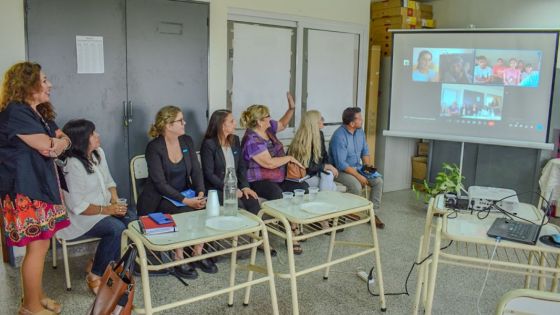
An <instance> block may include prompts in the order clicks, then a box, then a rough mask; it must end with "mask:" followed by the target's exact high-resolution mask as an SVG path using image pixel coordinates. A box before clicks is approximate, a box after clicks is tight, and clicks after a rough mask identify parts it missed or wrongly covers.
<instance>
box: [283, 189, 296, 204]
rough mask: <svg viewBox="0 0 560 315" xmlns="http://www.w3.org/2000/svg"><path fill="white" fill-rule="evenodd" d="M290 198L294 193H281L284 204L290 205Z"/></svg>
mask: <svg viewBox="0 0 560 315" xmlns="http://www.w3.org/2000/svg"><path fill="white" fill-rule="evenodd" d="M292 198H294V193H293V192H291V191H285V192H283V193H282V199H283V200H284V203H285V204H288V205H289V204H290V202H291V201H292Z"/></svg>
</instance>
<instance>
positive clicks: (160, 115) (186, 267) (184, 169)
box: [137, 105, 218, 279]
mask: <svg viewBox="0 0 560 315" xmlns="http://www.w3.org/2000/svg"><path fill="white" fill-rule="evenodd" d="M149 135H150V137H152V138H153V140H152V141H150V142H149V143H148V145H147V147H146V163H147V164H148V173H149V176H148V180H147V181H146V184H145V185H144V189H143V191H142V193H141V194H140V197H138V204H137V208H138V215H145V214H148V213H151V212H156V211H160V212H164V213H169V214H179V213H183V212H189V211H195V210H200V209H203V208H204V207H205V206H206V199H205V198H204V192H205V190H204V179H203V176H202V170H201V169H200V163H199V162H198V157H197V155H196V149H195V148H194V144H193V140H192V138H191V137H190V136H188V135H186V134H185V119H184V116H183V113H182V112H181V109H180V108H178V107H177V106H172V105H169V106H164V107H162V108H161V109H160V110H159V111H158V112H157V114H156V117H155V122H154V124H153V125H152V126H151V127H150V131H149ZM189 189H190V190H193V191H194V194H195V197H194V198H187V197H186V196H185V195H183V194H182V192H184V191H187V190H189ZM168 198H169V199H173V200H175V201H178V202H180V203H182V204H183V206H176V205H174V204H173V203H172V202H171V201H169V200H168ZM202 249H203V244H198V245H195V246H194V249H193V255H201V254H202ZM183 257H184V253H183V250H182V249H178V250H176V251H175V259H177V260H180V259H182V258H183ZM195 267H199V268H200V269H201V270H202V271H203V272H206V273H216V272H218V267H217V266H216V264H215V263H214V262H213V261H212V260H211V259H208V258H206V259H203V260H201V261H198V262H195V263H192V264H183V265H179V266H175V268H174V270H175V273H176V274H177V275H179V276H180V277H183V278H187V279H195V278H197V277H198V272H197V271H196V269H195Z"/></svg>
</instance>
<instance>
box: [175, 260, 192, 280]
mask: <svg viewBox="0 0 560 315" xmlns="http://www.w3.org/2000/svg"><path fill="white" fill-rule="evenodd" d="M173 270H174V272H175V274H176V275H178V276H179V277H181V278H185V279H196V278H198V272H196V269H195V268H194V267H193V266H191V265H190V264H184V265H179V266H175V267H174V268H173Z"/></svg>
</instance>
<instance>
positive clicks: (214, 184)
mask: <svg viewBox="0 0 560 315" xmlns="http://www.w3.org/2000/svg"><path fill="white" fill-rule="evenodd" d="M231 151H232V153H233V159H234V161H235V173H236V176H237V187H238V188H239V189H242V188H246V187H249V183H248V182H247V165H246V164H245V163H246V162H245V159H243V157H242V156H241V144H240V141H239V137H238V136H235V135H234V140H233V145H232V146H231ZM200 160H201V162H202V172H203V173H204V185H205V186H206V189H218V190H223V189H224V177H225V176H226V158H225V157H224V152H223V151H222V147H221V146H220V144H219V141H218V139H216V138H213V139H204V141H203V142H202V146H201V147H200Z"/></svg>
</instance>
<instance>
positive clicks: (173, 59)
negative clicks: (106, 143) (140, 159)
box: [126, 0, 208, 156]
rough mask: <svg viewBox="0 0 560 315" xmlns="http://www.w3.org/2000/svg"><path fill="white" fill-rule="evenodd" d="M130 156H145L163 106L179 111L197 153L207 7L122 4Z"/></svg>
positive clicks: (154, 1)
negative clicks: (151, 132) (149, 133)
mask: <svg viewBox="0 0 560 315" xmlns="http://www.w3.org/2000/svg"><path fill="white" fill-rule="evenodd" d="M126 12H127V14H126V28H127V74H128V75H127V77H128V93H129V94H128V95H129V101H130V103H129V106H128V115H129V117H128V119H129V129H128V132H129V139H130V146H129V150H130V155H131V156H134V155H137V154H144V151H145V149H146V144H147V142H148V141H149V138H148V135H147V133H148V129H149V127H150V125H151V124H152V123H153V121H154V117H155V114H156V113H157V111H158V110H159V109H160V108H161V107H163V106H165V105H176V106H178V107H180V108H181V109H182V111H183V114H184V116H185V121H186V122H187V125H186V130H187V134H189V135H191V136H192V137H193V139H194V142H195V147H196V148H197V150H198V148H199V146H200V143H201V140H202V136H203V134H204V132H205V129H206V123H207V116H206V115H207V109H208V24H207V23H208V4H207V3H193V2H185V1H165V0H127V2H126Z"/></svg>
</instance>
